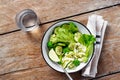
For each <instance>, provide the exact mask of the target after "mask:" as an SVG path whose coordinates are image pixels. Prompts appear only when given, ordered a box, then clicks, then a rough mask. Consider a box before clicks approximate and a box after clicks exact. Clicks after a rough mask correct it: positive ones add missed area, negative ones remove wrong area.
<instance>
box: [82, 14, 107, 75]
mask: <svg viewBox="0 0 120 80" xmlns="http://www.w3.org/2000/svg"><path fill="white" fill-rule="evenodd" d="M107 24H108V22H107V21H105V20H104V19H103V17H102V16H100V15H96V14H93V15H91V16H89V18H88V23H87V28H88V29H89V30H90V32H91V33H92V35H94V37H96V44H95V50H94V55H93V57H92V59H91V61H90V63H89V64H88V65H87V66H86V67H85V69H84V70H83V71H82V76H85V77H95V76H96V73H97V65H98V60H99V57H100V53H101V49H102V44H103V39H104V34H105V30H106V27H107Z"/></svg>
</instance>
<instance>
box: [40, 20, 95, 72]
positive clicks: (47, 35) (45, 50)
mask: <svg viewBox="0 0 120 80" xmlns="http://www.w3.org/2000/svg"><path fill="white" fill-rule="evenodd" d="M69 22H73V23H74V24H75V25H76V26H77V27H78V29H79V31H80V32H81V33H83V34H91V32H90V31H89V30H88V28H87V27H85V26H84V25H83V24H81V23H80V22H77V21H74V20H62V21H58V22H57V23H55V24H53V25H52V26H51V27H49V28H48V29H47V31H46V32H45V34H44V36H43V39H42V45H41V49H42V55H43V58H44V59H45V61H46V63H47V64H48V65H49V66H50V67H51V68H53V69H54V70H56V71H59V72H64V71H63V70H62V69H61V68H60V67H59V66H58V65H56V64H55V63H54V62H52V61H51V60H50V59H49V56H48V52H49V50H48V47H47V42H48V40H49V38H50V35H51V34H52V33H53V30H54V28H55V27H57V26H59V25H62V24H64V23H69ZM93 52H94V48H93ZM92 56H93V53H92V55H91V56H90V57H89V60H88V62H87V63H81V64H80V65H79V66H78V67H77V68H75V69H71V70H67V72H68V73H73V72H77V71H79V70H81V69H83V68H84V67H85V66H86V65H87V64H88V63H89V62H90V60H91V58H92Z"/></svg>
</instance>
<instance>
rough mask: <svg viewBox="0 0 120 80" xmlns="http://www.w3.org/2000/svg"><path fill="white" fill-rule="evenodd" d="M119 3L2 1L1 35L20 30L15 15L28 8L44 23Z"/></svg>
mask: <svg viewBox="0 0 120 80" xmlns="http://www.w3.org/2000/svg"><path fill="white" fill-rule="evenodd" d="M117 3H120V0H92V1H91V0H71V1H69V0H64V1H63V0H33V1H31V0H24V1H21V0H0V10H1V11H0V34H2V33H5V32H9V31H12V30H16V29H18V28H17V26H16V24H15V15H16V14H17V13H18V12H20V11H21V10H23V9H26V8H29V9H33V10H34V11H35V12H36V13H37V15H38V17H39V18H40V20H41V22H42V23H44V22H47V21H51V20H54V19H58V18H62V17H66V16H70V15H74V14H77V13H83V12H86V11H91V10H94V9H98V8H103V7H106V6H110V5H114V4H117ZM93 4H94V5H93Z"/></svg>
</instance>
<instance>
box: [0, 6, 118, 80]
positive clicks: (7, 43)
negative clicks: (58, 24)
mask: <svg viewBox="0 0 120 80" xmlns="http://www.w3.org/2000/svg"><path fill="white" fill-rule="evenodd" d="M119 12H120V6H116V7H112V8H109V9H105V10H100V11H96V12H93V13H89V14H84V15H81V16H76V17H73V18H70V19H73V20H77V21H80V22H82V23H83V24H86V23H87V19H88V16H89V15H91V14H100V15H102V16H103V17H104V18H105V19H106V20H107V21H109V26H108V28H107V31H106V35H105V40H104V44H103V49H102V54H101V57H100V61H99V65H98V74H97V75H101V74H104V73H108V72H110V71H114V70H119V67H120V60H119V58H120V56H119V55H120V53H119V51H120V41H119V40H120V23H119V21H120V14H119ZM108 13H109V14H108ZM52 24H53V23H50V24H46V25H43V26H42V27H41V28H40V29H38V31H37V30H36V31H35V32H32V33H24V32H22V31H18V32H14V33H10V34H6V35H3V36H0V74H1V77H0V79H1V80H37V78H38V80H39V79H40V80H45V79H49V80H55V79H57V78H58V79H59V80H63V79H66V77H65V76H64V75H63V74H61V73H59V72H56V71H54V70H52V69H51V68H49V67H48V65H47V64H46V63H45V61H44V59H43V58H42V55H41V54H42V53H41V50H40V42H41V38H42V36H43V33H44V32H45V31H46V29H47V28H48V27H49V26H50V25H52ZM36 67H38V68H36ZM30 68H32V69H30ZM24 69H28V70H24ZM21 70H23V71H21ZM13 71H18V72H13ZM9 72H13V73H10V74H6V75H2V74H4V73H9ZM53 74H54V75H55V76H54V75H53ZM80 74H81V73H80V72H78V73H75V74H71V75H72V76H73V77H74V78H75V79H76V80H77V79H80V78H82V77H81V76H80ZM47 76H50V77H47ZM36 77H37V78H36ZM35 78H36V79H35ZM115 80H116V79H115Z"/></svg>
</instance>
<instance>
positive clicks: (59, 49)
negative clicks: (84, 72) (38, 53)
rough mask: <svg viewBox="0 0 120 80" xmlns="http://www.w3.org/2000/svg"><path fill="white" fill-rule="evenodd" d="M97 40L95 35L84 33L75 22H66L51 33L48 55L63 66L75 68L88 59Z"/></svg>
mask: <svg viewBox="0 0 120 80" xmlns="http://www.w3.org/2000/svg"><path fill="white" fill-rule="evenodd" d="M95 40H96V39H95V37H94V36H93V35H89V34H82V33H81V32H80V31H79V30H78V28H77V26H76V25H75V24H74V23H73V22H69V23H64V24H62V25H60V26H57V27H56V28H55V29H54V31H53V33H52V34H51V35H50V38H49V41H48V42H47V47H48V49H49V53H48V56H49V58H50V59H51V60H52V61H54V62H58V63H59V64H60V65H61V66H63V68H68V69H74V68H76V67H77V66H79V65H80V64H81V63H86V62H87V61H88V59H89V57H90V55H91V54H92V52H93V43H94V42H95Z"/></svg>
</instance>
